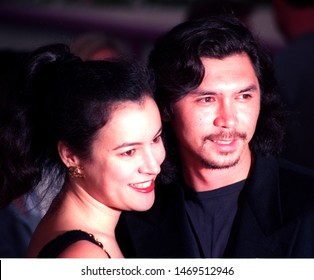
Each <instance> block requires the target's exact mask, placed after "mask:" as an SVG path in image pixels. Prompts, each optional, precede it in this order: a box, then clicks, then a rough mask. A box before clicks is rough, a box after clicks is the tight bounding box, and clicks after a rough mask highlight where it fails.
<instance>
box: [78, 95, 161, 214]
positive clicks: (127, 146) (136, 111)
mask: <svg viewBox="0 0 314 280" xmlns="http://www.w3.org/2000/svg"><path fill="white" fill-rule="evenodd" d="M161 129H162V125H161V120H160V114H159V110H158V108H157V105H156V103H155V101H154V100H153V99H152V98H151V97H148V96H146V97H144V98H143V101H142V102H141V103H136V102H131V101H130V102H124V103H121V104H118V105H116V106H114V107H113V109H112V113H111V117H110V118H109V121H108V122H107V124H106V125H105V126H104V127H102V128H101V129H100V131H99V133H98V135H97V137H96V139H95V141H94V143H93V145H92V151H91V158H90V159H89V160H88V161H84V162H82V163H81V166H82V167H83V169H84V175H85V177H84V178H83V180H84V181H85V182H84V184H83V185H84V188H85V190H86V191H87V192H88V193H89V194H90V195H91V196H93V197H94V198H95V199H96V200H98V201H100V202H101V203H103V204H105V205H107V206H109V207H111V208H114V209H119V210H135V211H144V210H147V209H149V208H150V207H151V206H152V204H153V202H154V199H155V194H154V181H155V178H156V176H157V174H158V173H159V172H160V165H161V163H162V162H163V160H164V158H165V149H164V146H163V143H162V139H161Z"/></svg>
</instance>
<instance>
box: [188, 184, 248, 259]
mask: <svg viewBox="0 0 314 280" xmlns="http://www.w3.org/2000/svg"><path fill="white" fill-rule="evenodd" d="M244 183H245V180H243V181H240V182H237V183H234V184H232V185H228V186H225V187H222V188H219V189H215V190H212V191H204V192H195V191H193V190H192V189H191V188H189V187H186V188H185V189H186V191H185V209H186V213H187V215H188V219H189V222H190V226H191V230H192V232H193V234H194V237H195V241H196V243H197V246H198V248H199V251H200V255H201V256H202V257H205V258H220V257H222V256H223V253H224V251H225V248H226V245H227V242H228V238H229V235H230V231H231V227H232V224H233V220H234V217H235V214H236V212H237V208H238V198H239V194H240V192H241V190H242V188H243V186H244Z"/></svg>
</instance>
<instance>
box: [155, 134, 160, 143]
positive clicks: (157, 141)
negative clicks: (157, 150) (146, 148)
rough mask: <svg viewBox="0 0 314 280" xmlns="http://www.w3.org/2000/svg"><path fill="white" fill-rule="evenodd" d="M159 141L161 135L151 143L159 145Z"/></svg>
mask: <svg viewBox="0 0 314 280" xmlns="http://www.w3.org/2000/svg"><path fill="white" fill-rule="evenodd" d="M160 141H161V135H159V136H157V137H156V138H155V139H153V143H154V144H156V143H159V142H160Z"/></svg>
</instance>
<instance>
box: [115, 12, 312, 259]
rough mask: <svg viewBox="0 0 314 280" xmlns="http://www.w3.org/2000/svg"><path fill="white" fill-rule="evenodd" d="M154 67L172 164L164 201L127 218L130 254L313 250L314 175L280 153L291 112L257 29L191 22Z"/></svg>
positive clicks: (122, 230) (177, 30) (123, 232)
mask: <svg viewBox="0 0 314 280" xmlns="http://www.w3.org/2000/svg"><path fill="white" fill-rule="evenodd" d="M149 64H150V66H151V67H152V69H153V70H154V71H155V73H156V84H157V89H156V99H157V101H158V103H159V106H160V110H161V112H162V116H163V120H164V130H165V138H166V139H165V145H166V147H167V152H168V153H167V157H168V163H170V165H169V166H167V165H165V168H164V174H162V175H161V176H160V182H159V184H158V187H157V188H156V201H155V204H154V206H153V207H152V208H151V209H150V210H149V211H147V212H144V213H125V214H124V215H123V216H122V217H121V220H120V223H119V226H118V228H117V238H118V241H119V243H120V246H121V248H122V251H123V253H124V255H125V256H126V257H142V258H159V257H161V258H172V257H174V258H180V257H182V258H186V257H188V258H193V257H206V258H209V257H254V258H255V257H313V256H314V238H313V236H314V175H313V173H312V174H310V172H309V171H307V170H303V169H302V168H300V167H296V166H294V165H293V164H290V163H288V162H284V161H281V160H277V159H276V158H275V157H273V155H275V154H276V153H277V152H279V150H280V147H281V145H282V140H283V123H284V117H285V114H284V112H283V110H282V107H281V105H280V102H279V99H278V95H277V93H276V91H275V88H274V83H275V80H274V78H273V74H272V71H271V64H270V61H269V59H268V57H267V56H266V55H265V53H264V52H263V51H262V50H261V49H260V47H259V45H258V43H257V42H256V40H255V39H254V38H253V36H252V34H251V33H250V31H249V30H248V29H247V28H246V27H244V26H243V25H242V24H241V23H240V21H238V20H236V19H234V18H230V17H224V16H220V17H217V18H215V17H212V18H208V19H203V20H198V21H194V22H193V21H192V22H186V23H182V24H180V25H178V26H176V27H174V28H173V29H172V30H171V31H170V32H168V33H167V34H165V35H164V36H163V37H162V38H160V40H158V41H157V42H156V44H155V47H154V49H153V51H152V52H151V54H150V59H149ZM176 148H177V149H176ZM173 167H174V168H173ZM173 170H177V172H176V173H174V174H172V173H173ZM173 175H174V176H173ZM166 179H167V180H166Z"/></svg>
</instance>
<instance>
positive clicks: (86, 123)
mask: <svg viewBox="0 0 314 280" xmlns="http://www.w3.org/2000/svg"><path fill="white" fill-rule="evenodd" d="M24 81H25V85H24V87H23V92H22V93H21V96H22V97H21V100H20V101H19V104H17V105H16V106H14V107H13V108H7V110H6V111H5V112H2V113H1V116H0V142H1V145H0V188H1V189H0V206H1V207H3V206H5V205H7V204H8V203H9V202H10V201H11V200H12V199H14V198H16V197H18V196H20V195H22V194H24V193H26V192H28V191H29V190H31V189H32V188H33V187H35V186H36V185H38V184H40V183H42V182H43V181H45V183H46V184H47V180H48V181H49V182H50V183H48V185H52V186H55V185H56V182H60V179H64V178H65V174H66V169H65V166H64V165H63V163H62V161H61V159H60V157H59V154H58V150H57V143H58V141H60V140H62V141H63V142H64V143H66V145H67V146H68V147H69V148H70V149H71V150H72V151H73V152H74V153H76V154H77V155H78V156H80V157H81V158H84V159H88V158H89V156H90V148H91V145H92V143H93V140H94V138H95V136H96V135H97V132H98V130H99V129H100V128H102V127H103V126H104V125H105V124H106V122H107V121H108V119H109V117H110V114H111V110H112V109H113V108H114V105H116V104H118V103H121V102H126V101H134V102H141V101H142V100H143V97H144V96H146V95H148V96H152V92H153V85H154V83H153V79H152V75H150V72H149V71H148V70H147V68H146V67H143V66H142V65H139V64H138V63H134V62H133V61H126V60H124V61H110V62H109V61H86V62H83V61H82V60H81V59H80V58H78V57H76V56H75V55H73V54H72V53H70V51H69V48H68V46H66V45H63V44H55V45H49V46H44V47H41V48H39V49H37V50H35V51H34V52H33V53H31V55H30V57H29V62H28V64H27V68H26V71H25V79H24ZM47 174H48V175H49V176H48V177H49V178H48V179H47Z"/></svg>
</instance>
